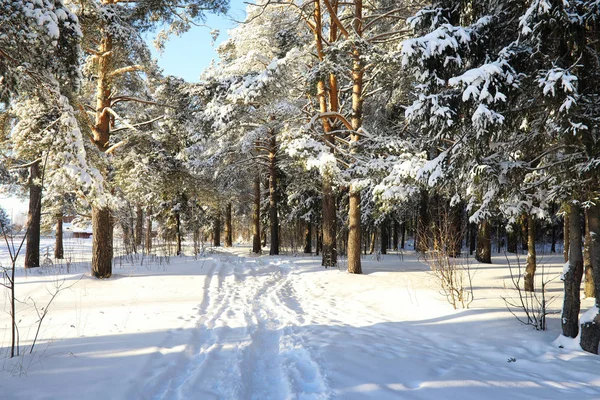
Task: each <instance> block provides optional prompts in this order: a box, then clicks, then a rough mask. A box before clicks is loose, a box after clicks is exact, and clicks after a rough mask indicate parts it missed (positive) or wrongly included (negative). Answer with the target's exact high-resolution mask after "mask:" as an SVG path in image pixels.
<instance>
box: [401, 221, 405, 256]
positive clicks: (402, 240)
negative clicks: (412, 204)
mask: <svg viewBox="0 0 600 400" xmlns="http://www.w3.org/2000/svg"><path fill="white" fill-rule="evenodd" d="M400 226H401V228H400V229H402V235H401V237H400V248H401V249H402V250H404V243H405V242H406V218H404V221H402V224H401V225H400Z"/></svg>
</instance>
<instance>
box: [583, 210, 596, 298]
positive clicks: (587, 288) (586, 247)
mask: <svg viewBox="0 0 600 400" xmlns="http://www.w3.org/2000/svg"><path fill="white" fill-rule="evenodd" d="M583 213H584V221H585V240H584V242H583V271H584V274H585V281H584V284H583V293H584V294H585V297H594V269H593V266H592V259H591V249H590V243H591V242H592V238H591V235H590V221H589V215H588V214H589V213H588V209H587V208H586V209H585V210H584V211H583Z"/></svg>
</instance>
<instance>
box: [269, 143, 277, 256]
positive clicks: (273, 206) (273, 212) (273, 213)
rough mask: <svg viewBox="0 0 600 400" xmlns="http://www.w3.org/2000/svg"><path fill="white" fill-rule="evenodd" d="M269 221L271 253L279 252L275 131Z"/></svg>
mask: <svg viewBox="0 0 600 400" xmlns="http://www.w3.org/2000/svg"><path fill="white" fill-rule="evenodd" d="M269 148H270V151H269V223H270V225H271V247H270V249H269V254H270V255H272V256H273V255H278V254H279V215H278V213H277V208H278V204H277V203H278V199H277V157H276V150H277V142H276V138H275V132H271V137H270V142H269Z"/></svg>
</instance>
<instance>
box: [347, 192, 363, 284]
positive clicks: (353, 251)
mask: <svg viewBox="0 0 600 400" xmlns="http://www.w3.org/2000/svg"><path fill="white" fill-rule="evenodd" d="M348 214H349V215H348V220H349V225H348V272H350V273H351V274H362V266H361V263H360V193H358V192H354V191H352V190H351V191H350V209H349V212H348Z"/></svg>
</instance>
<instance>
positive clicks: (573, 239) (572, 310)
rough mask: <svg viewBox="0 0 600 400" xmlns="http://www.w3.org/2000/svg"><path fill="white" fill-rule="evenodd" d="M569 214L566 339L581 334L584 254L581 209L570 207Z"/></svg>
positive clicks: (564, 331)
mask: <svg viewBox="0 0 600 400" xmlns="http://www.w3.org/2000/svg"><path fill="white" fill-rule="evenodd" d="M567 212H568V214H569V261H568V263H569V267H568V270H567V272H566V273H565V274H564V276H563V282H564V301H563V308H562V318H561V324H562V332H563V335H565V336H566V337H572V338H574V337H577V334H578V333H579V310H580V307H581V302H580V290H581V278H582V277H583V252H582V250H581V244H582V243H581V222H580V219H579V213H580V209H579V206H578V205H577V204H569V205H568V211H567Z"/></svg>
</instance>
